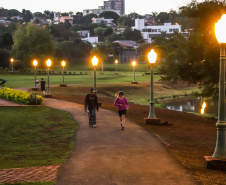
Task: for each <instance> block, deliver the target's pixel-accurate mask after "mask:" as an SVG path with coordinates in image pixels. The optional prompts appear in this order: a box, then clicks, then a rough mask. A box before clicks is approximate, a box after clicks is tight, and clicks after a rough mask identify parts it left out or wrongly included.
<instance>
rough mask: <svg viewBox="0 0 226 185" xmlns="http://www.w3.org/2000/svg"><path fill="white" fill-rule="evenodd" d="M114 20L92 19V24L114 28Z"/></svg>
mask: <svg viewBox="0 0 226 185" xmlns="http://www.w3.org/2000/svg"><path fill="white" fill-rule="evenodd" d="M113 21H114V19H105V18H104V17H102V18H95V17H94V18H92V23H96V24H101V23H102V24H105V25H106V26H113V25H114V23H113Z"/></svg>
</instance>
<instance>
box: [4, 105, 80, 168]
mask: <svg viewBox="0 0 226 185" xmlns="http://www.w3.org/2000/svg"><path fill="white" fill-rule="evenodd" d="M0 117H1V124H0V135H1V140H0V153H1V156H0V169H10V168H23V167H34V166H46V165H54V164H61V163H63V162H65V160H66V159H67V156H68V154H69V153H70V152H71V150H72V147H73V135H74V133H75V130H76V129H77V128H78V126H77V125H76V123H75V122H74V120H73V119H72V117H71V115H70V114H68V113H66V112H63V111H59V110H54V109H50V108H47V107H42V106H38V107H30V106H29V107H0Z"/></svg>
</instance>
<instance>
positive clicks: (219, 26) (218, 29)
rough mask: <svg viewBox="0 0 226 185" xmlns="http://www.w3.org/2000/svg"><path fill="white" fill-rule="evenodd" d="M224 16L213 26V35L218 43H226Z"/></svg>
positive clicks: (225, 15)
mask: <svg viewBox="0 0 226 185" xmlns="http://www.w3.org/2000/svg"><path fill="white" fill-rule="evenodd" d="M225 31H226V14H223V15H222V17H221V19H220V20H219V21H218V22H217V23H216V24H215V34H216V38H217V41H218V42H219V43H226V34H225Z"/></svg>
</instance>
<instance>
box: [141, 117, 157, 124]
mask: <svg viewBox="0 0 226 185" xmlns="http://www.w3.org/2000/svg"><path fill="white" fill-rule="evenodd" d="M144 119H145V122H146V124H147V125H161V119H160V118H144Z"/></svg>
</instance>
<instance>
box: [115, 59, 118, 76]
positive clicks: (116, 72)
mask: <svg viewBox="0 0 226 185" xmlns="http://www.w3.org/2000/svg"><path fill="white" fill-rule="evenodd" d="M115 65H116V69H115V74H116V75H117V74H118V69H117V65H118V60H115Z"/></svg>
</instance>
